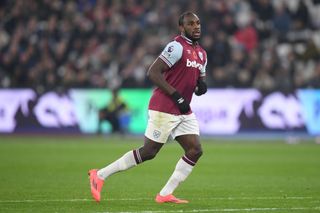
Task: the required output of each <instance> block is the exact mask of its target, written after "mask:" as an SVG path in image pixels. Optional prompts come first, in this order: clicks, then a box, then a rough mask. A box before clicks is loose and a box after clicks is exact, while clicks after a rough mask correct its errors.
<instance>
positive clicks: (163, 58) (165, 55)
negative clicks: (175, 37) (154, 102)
mask: <svg viewBox="0 0 320 213" xmlns="http://www.w3.org/2000/svg"><path fill="white" fill-rule="evenodd" d="M181 56H182V46H181V44H179V43H178V42H176V41H173V42H170V43H169V44H168V45H167V46H166V48H165V49H164V50H163V52H162V53H161V55H160V56H159V57H158V58H157V59H156V60H155V61H154V62H153V64H152V65H151V66H150V68H149V70H148V72H147V75H148V77H149V79H150V80H151V81H152V82H153V83H154V84H155V85H156V86H157V87H159V88H160V89H161V90H162V91H163V92H164V93H166V94H167V95H169V96H170V97H171V98H172V99H173V100H174V101H175V103H176V105H177V106H178V108H179V110H180V112H181V113H182V114H185V113H187V112H189V111H190V106H189V103H187V102H186V101H185V99H184V97H182V96H181V95H180V93H179V92H178V91H177V90H176V89H175V88H174V87H173V86H171V85H170V84H169V83H168V82H167V81H166V79H165V78H164V76H163V73H164V72H165V71H167V70H169V69H170V68H171V67H172V66H173V65H174V64H175V63H176V62H177V61H179V60H180V58H181Z"/></svg>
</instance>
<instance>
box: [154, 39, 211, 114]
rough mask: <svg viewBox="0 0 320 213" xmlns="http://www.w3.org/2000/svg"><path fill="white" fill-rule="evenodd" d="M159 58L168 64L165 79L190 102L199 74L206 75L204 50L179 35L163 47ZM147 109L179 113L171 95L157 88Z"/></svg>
mask: <svg viewBox="0 0 320 213" xmlns="http://www.w3.org/2000/svg"><path fill="white" fill-rule="evenodd" d="M159 58H160V59H161V60H163V61H164V62H165V63H166V64H167V65H168V66H169V68H168V69H167V70H166V71H165V72H164V78H165V80H166V81H167V82H168V83H169V84H170V85H171V86H173V87H174V88H175V89H176V90H177V91H178V92H179V93H180V94H181V95H182V96H183V97H184V98H185V100H186V101H187V102H188V103H190V102H191V99H192V95H193V93H194V90H195V87H196V85H197V80H198V78H199V76H205V75H206V65H207V54H206V51H205V50H204V49H203V48H202V47H201V46H200V45H199V44H197V45H193V44H192V41H191V40H190V39H188V38H186V37H184V36H182V35H180V36H177V37H176V38H175V39H174V41H172V42H170V43H169V44H168V45H167V46H166V47H165V48H164V50H163V51H162V53H161V54H160V56H159ZM149 109H150V110H155V111H160V112H165V113H170V114H176V115H180V114H181V113H180V111H179V109H178V107H177V106H176V104H175V103H174V101H173V100H172V99H171V97H170V96H168V95H167V94H165V93H164V92H162V91H161V89H159V88H155V89H154V91H153V94H152V97H151V99H150V102H149ZM189 113H191V111H190V112H189Z"/></svg>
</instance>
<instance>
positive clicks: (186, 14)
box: [179, 11, 198, 26]
mask: <svg viewBox="0 0 320 213" xmlns="http://www.w3.org/2000/svg"><path fill="white" fill-rule="evenodd" d="M186 16H196V17H198V16H197V15H196V14H195V13H193V12H191V11H187V12H184V13H182V14H181V15H180V17H179V26H183V22H184V18H185V17H186Z"/></svg>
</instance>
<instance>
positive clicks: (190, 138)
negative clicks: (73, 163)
mask: <svg viewBox="0 0 320 213" xmlns="http://www.w3.org/2000/svg"><path fill="white" fill-rule="evenodd" d="M179 30H180V32H181V34H180V35H178V36H177V37H176V38H175V39H174V40H173V41H172V42H170V43H169V44H167V46H166V47H165V49H164V50H163V51H162V53H161V54H160V56H159V57H158V58H157V59H156V60H155V61H154V62H153V64H152V65H151V66H150V68H149V70H148V73H147V74H148V77H149V78H150V79H151V81H152V82H153V83H154V84H155V85H156V86H157V87H156V88H155V89H154V91H153V95H152V97H151V99H150V102H149V110H148V113H149V120H148V124H147V128H146V131H145V141H144V145H143V146H142V147H140V148H138V149H135V150H131V151H129V152H127V153H126V154H124V155H123V156H122V157H121V158H119V159H118V160H116V161H114V162H113V163H111V164H109V165H107V166H106V167H104V168H102V169H99V170H97V169H92V170H90V171H89V179H90V186H91V193H92V196H93V198H94V199H95V200H96V201H97V202H99V201H100V200H101V189H102V186H103V184H104V180H106V179H107V178H109V177H110V176H111V175H112V174H114V173H116V172H120V171H124V170H127V169H129V168H131V167H134V166H136V165H138V164H141V163H142V162H144V161H146V160H151V159H153V158H154V157H155V156H156V154H157V153H158V152H159V150H160V149H161V147H162V146H163V145H164V144H165V143H166V142H167V140H168V138H169V136H171V137H172V138H174V139H175V140H176V141H178V143H179V144H180V145H181V147H182V148H183V149H184V151H185V154H184V155H183V156H182V157H181V159H180V160H179V161H178V163H177V164H176V167H175V170H174V172H173V174H172V175H171V177H170V178H169V180H168V182H167V183H166V185H165V186H164V187H163V188H162V190H161V191H160V192H159V194H157V195H156V198H155V201H156V202H157V203H165V202H170V203H188V201H187V200H183V199H179V198H176V197H175V196H174V195H173V192H174V190H175V189H176V188H177V187H178V185H179V184H180V183H181V182H182V181H184V180H185V179H186V178H187V177H188V176H189V175H190V173H191V171H192V169H193V167H194V166H195V165H196V163H197V161H198V159H199V158H200V156H201V155H202V148H201V144H200V141H199V126H198V122H197V119H196V117H195V115H194V113H193V112H192V111H191V109H190V106H189V104H190V102H191V98H192V95H193V93H195V94H196V95H198V96H199V95H203V94H204V93H206V92H207V86H206V83H205V72H206V64H207V55H206V52H205V50H204V49H202V47H201V46H200V45H199V43H198V40H199V39H200V35H201V28H200V20H199V18H198V16H197V15H196V14H194V13H192V12H185V13H183V14H182V15H181V16H180V17H179Z"/></svg>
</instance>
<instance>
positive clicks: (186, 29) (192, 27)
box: [180, 15, 201, 41]
mask: <svg viewBox="0 0 320 213" xmlns="http://www.w3.org/2000/svg"><path fill="white" fill-rule="evenodd" d="M180 30H181V32H182V33H183V34H184V36H186V37H187V38H189V39H191V40H192V41H198V40H199V39H200V36H201V24H200V19H199V18H198V16H196V15H189V16H185V17H184V21H183V26H180Z"/></svg>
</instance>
